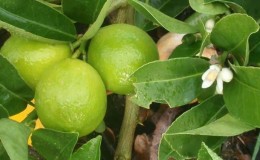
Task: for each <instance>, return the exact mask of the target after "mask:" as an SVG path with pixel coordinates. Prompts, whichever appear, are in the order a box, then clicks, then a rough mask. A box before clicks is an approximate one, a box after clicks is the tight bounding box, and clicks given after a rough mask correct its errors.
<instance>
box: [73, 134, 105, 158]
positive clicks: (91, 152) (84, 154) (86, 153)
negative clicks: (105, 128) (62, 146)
mask: <svg viewBox="0 0 260 160" xmlns="http://www.w3.org/2000/svg"><path fill="white" fill-rule="evenodd" d="M101 140H102V137H101V136H97V137H96V138H93V139H91V140H90V141H88V142H87V143H86V144H84V145H83V146H81V147H80V148H79V149H78V150H77V151H76V152H75V153H73V155H72V157H71V159H70V160H80V159H91V160H100V154H101V152H100V145H101Z"/></svg>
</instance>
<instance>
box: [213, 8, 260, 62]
mask: <svg viewBox="0 0 260 160" xmlns="http://www.w3.org/2000/svg"><path fill="white" fill-rule="evenodd" d="M258 29H259V26H258V24H257V23H256V22H255V20H254V19H253V18H252V17H249V16H248V15H246V14H240V13H236V14H231V15H228V16H226V17H224V18H222V19H221V20H219V21H218V22H217V23H216V25H215V27H214V28H213V30H212V32H211V42H212V43H213V44H215V45H216V47H218V48H219V49H222V50H225V51H228V52H231V53H232V54H233V55H234V56H235V57H236V58H237V60H238V61H239V62H240V64H241V65H246V64H247V63H248V59H249V46H248V39H249V37H250V35H251V34H253V33H255V32H257V31H258Z"/></svg>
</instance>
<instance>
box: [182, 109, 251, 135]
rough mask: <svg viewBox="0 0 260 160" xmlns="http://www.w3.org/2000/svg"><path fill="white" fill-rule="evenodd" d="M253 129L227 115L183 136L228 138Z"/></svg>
mask: <svg viewBox="0 0 260 160" xmlns="http://www.w3.org/2000/svg"><path fill="white" fill-rule="evenodd" d="M253 129H254V127H253V126H250V125H248V124H246V123H244V122H243V121H240V120H238V119H235V118H233V117H232V116H230V115H229V114H227V115H225V116H223V117H221V118H219V119H217V120H216V121H214V122H212V123H210V124H208V125H205V126H202V127H200V128H197V129H194V130H189V131H185V132H183V134H191V135H210V136H223V137H230V136H235V135H239V134H241V133H244V132H247V131H250V130H253Z"/></svg>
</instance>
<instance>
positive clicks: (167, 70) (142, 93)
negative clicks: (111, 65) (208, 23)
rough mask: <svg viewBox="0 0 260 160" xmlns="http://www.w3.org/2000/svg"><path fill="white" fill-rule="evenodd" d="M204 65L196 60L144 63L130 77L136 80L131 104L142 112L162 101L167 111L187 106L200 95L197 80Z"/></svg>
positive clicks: (199, 78) (199, 81)
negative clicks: (169, 107) (167, 107)
mask: <svg viewBox="0 0 260 160" xmlns="http://www.w3.org/2000/svg"><path fill="white" fill-rule="evenodd" d="M208 65H209V64H208V62H207V61H205V60H203V59H200V58H175V59H170V60H168V61H155V62H151V63H148V64H146V65H144V66H143V67H141V68H139V69H138V70H137V71H136V72H135V73H134V75H133V77H134V78H135V79H136V82H135V83H134V86H135V89H136V95H135V96H133V97H132V100H133V101H134V102H135V103H137V104H138V105H140V106H142V107H145V108H149V105H150V104H151V103H152V102H162V101H163V102H166V103H168V104H169V105H170V106H171V107H176V106H180V105H184V104H187V103H189V102H191V101H192V100H193V99H195V98H196V97H197V96H198V95H199V94H200V93H201V92H202V91H203V89H202V88H201V84H202V80H201V76H202V74H203V73H204V72H205V71H206V70H207V68H208ZM184 66H185V67H184Z"/></svg>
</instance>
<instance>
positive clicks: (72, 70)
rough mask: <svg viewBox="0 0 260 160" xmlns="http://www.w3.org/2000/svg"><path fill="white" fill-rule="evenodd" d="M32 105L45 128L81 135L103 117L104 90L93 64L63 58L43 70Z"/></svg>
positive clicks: (86, 132)
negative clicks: (50, 67)
mask: <svg viewBox="0 0 260 160" xmlns="http://www.w3.org/2000/svg"><path fill="white" fill-rule="evenodd" d="M35 105H36V111H37V114H38V116H39V119H40V120H41V122H42V124H43V125H44V126H45V127H46V128H51V129H55V130H60V131H67V132H78V133H79V135H80V136H84V135H87V134H89V133H90V132H92V131H94V130H95V129H96V128H97V126H98V125H99V124H100V123H101V122H102V120H103V118H104V116H105V112H106V90H105V86H104V83H103V81H102V79H101V77H100V76H99V74H98V72H97V71H96V70H95V69H94V68H93V67H91V66H90V65H89V64H87V63H85V62H83V61H81V60H77V59H66V60H64V61H62V62H60V63H58V64H57V65H55V66H54V67H53V68H52V69H50V70H49V71H48V72H45V73H44V75H43V76H42V79H41V80H40V81H39V83H38V85H37V87H36V92H35Z"/></svg>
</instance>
